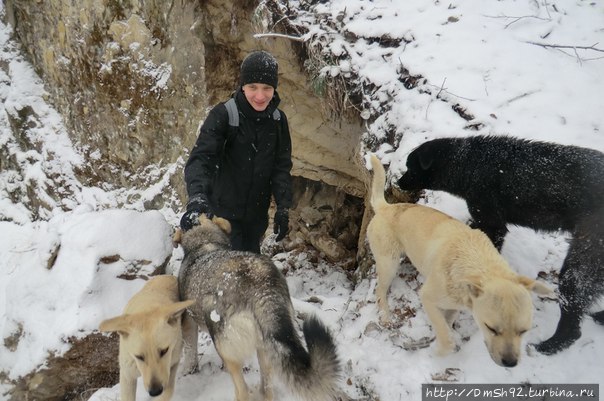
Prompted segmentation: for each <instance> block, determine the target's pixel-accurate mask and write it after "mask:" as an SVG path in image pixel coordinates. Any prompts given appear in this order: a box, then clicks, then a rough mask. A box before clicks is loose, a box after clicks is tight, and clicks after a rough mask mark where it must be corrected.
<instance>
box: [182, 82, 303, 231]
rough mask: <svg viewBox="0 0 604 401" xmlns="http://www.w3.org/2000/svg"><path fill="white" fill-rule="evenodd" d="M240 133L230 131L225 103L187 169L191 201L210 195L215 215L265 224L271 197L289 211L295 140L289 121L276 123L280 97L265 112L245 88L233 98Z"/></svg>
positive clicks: (213, 115)
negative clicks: (250, 99) (253, 103)
mask: <svg viewBox="0 0 604 401" xmlns="http://www.w3.org/2000/svg"><path fill="white" fill-rule="evenodd" d="M234 97H235V101H236V103H237V108H238V110H239V127H232V126H229V116H228V112H227V109H226V107H225V105H224V103H220V104H218V105H217V106H215V107H214V108H213V109H212V110H211V111H210V113H209V114H208V116H207V118H206V119H205V121H204V123H203V124H202V126H201V128H200V132H199V136H198V138H197V142H196V144H195V146H194V147H193V150H192V151H191V155H190V156H189V160H188V161H187V164H186V166H185V182H186V185H187V193H188V195H189V199H191V198H193V197H194V196H195V195H198V194H205V195H206V196H207V197H208V199H209V200H210V204H211V206H212V210H213V212H214V213H215V214H216V215H218V216H220V217H223V218H226V219H232V220H257V219H266V218H267V213H268V208H269V205H270V200H271V194H272V195H273V196H274V198H275V202H276V204H277V207H283V208H290V207H291V204H292V184H291V168H292V159H291V148H292V147H291V138H290V134H289V126H288V124H287V117H286V116H285V113H283V111H282V110H279V112H280V120H278V121H277V120H275V119H274V118H273V112H274V110H275V109H276V108H277V106H278V104H279V96H278V94H277V92H275V96H274V97H273V99H272V100H271V102H270V104H269V106H268V107H267V109H266V110H265V111H262V112H257V111H255V110H254V109H253V108H252V107H251V106H250V104H249V103H248V101H247V100H246V99H245V95H244V94H243V92H242V91H241V88H239V89H238V90H237V92H236V93H235V95H234Z"/></svg>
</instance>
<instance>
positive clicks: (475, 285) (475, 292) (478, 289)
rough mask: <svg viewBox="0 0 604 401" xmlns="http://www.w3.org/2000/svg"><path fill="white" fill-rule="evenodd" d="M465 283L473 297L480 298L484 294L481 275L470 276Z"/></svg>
mask: <svg viewBox="0 0 604 401" xmlns="http://www.w3.org/2000/svg"><path fill="white" fill-rule="evenodd" d="M465 284H466V285H467V286H468V290H469V291H470V296H471V297H472V299H474V298H478V297H479V296H481V295H482V293H483V289H482V280H481V279H480V276H478V275H476V276H470V277H468V278H467V279H466V280H465Z"/></svg>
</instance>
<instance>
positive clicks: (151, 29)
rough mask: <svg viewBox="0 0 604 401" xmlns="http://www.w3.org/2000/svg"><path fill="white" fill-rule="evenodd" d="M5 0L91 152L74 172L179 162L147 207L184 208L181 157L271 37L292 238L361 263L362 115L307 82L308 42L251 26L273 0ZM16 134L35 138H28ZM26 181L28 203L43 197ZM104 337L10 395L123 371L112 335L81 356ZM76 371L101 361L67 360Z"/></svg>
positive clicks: (94, 176)
mask: <svg viewBox="0 0 604 401" xmlns="http://www.w3.org/2000/svg"><path fill="white" fill-rule="evenodd" d="M4 3H5V18H6V20H7V22H9V23H10V24H11V25H12V26H13V27H14V30H15V36H16V39H17V41H19V42H20V43H21V44H22V46H23V51H24V53H25V55H26V57H28V58H29V59H30V61H31V63H32V64H33V66H34V68H35V69H36V71H37V73H38V74H39V75H40V77H41V78H42V79H43V81H44V82H45V85H46V88H47V90H48V93H49V99H48V100H49V101H50V102H51V103H52V104H53V105H54V106H55V107H56V109H57V110H59V112H60V113H61V114H62V116H63V118H64V121H65V123H66V125H67V127H68V129H69V131H70V134H71V137H72V140H73V141H74V142H75V143H76V144H77V146H78V148H79V149H80V150H81V151H82V153H83V154H84V156H85V157H86V159H87V163H86V167H85V168H84V169H83V170H82V171H78V172H77V173H78V174H79V175H80V177H79V178H80V179H81V180H82V181H83V182H88V183H109V184H111V185H113V186H116V187H124V188H128V187H131V186H142V185H145V184H144V183H141V182H140V181H137V180H133V179H132V177H133V175H134V174H139V175H140V176H143V177H144V174H145V168H146V167H148V166H150V165H159V166H167V165H177V166H179V168H177V169H175V172H174V174H173V175H172V179H171V181H172V183H171V189H170V191H171V192H170V193H165V194H163V195H162V196H163V199H158V200H157V201H155V200H154V202H153V205H149V207H151V208H153V207H163V206H166V205H167V206H171V207H174V208H175V209H178V208H180V207H181V203H180V202H186V194H185V191H184V185H183V179H182V165H183V159H186V157H187V153H188V150H189V149H190V148H191V147H192V145H193V143H194V141H195V139H196V135H197V128H198V126H199V123H200V121H201V120H203V118H204V117H205V114H206V113H207V111H208V110H209V107H211V106H212V105H214V104H215V103H216V102H218V101H221V100H224V99H225V98H226V97H227V96H229V94H230V93H231V92H232V90H233V89H234V88H235V87H236V84H237V79H238V70H239V65H240V63H241V60H243V58H244V57H245V55H246V54H247V53H248V52H249V51H251V50H255V49H266V50H269V51H271V52H272V53H273V54H274V55H275V56H276V57H277V59H278V60H279V64H280V77H279V82H280V84H279V94H280V96H281V98H282V108H283V109H284V111H285V113H286V114H287V116H288V119H289V121H290V127H291V131H292V140H293V153H294V169H293V174H294V175H295V176H296V177H295V193H296V208H295V210H293V211H292V226H293V227H292V234H291V235H290V242H289V244H290V246H291V247H296V246H300V245H301V244H311V245H312V246H313V247H314V248H316V249H317V250H318V251H319V252H321V253H322V255H323V256H324V257H327V258H329V259H330V260H332V261H344V265H345V267H349V268H352V267H354V265H355V258H356V252H357V244H358V235H359V231H360V230H361V227H362V220H363V212H364V203H363V200H362V198H363V197H364V194H365V186H364V182H365V178H364V173H363V169H362V168H359V166H358V160H357V158H358V151H357V149H358V146H359V143H360V135H361V127H360V125H359V124H358V121H352V122H351V121H345V120H344V118H343V117H342V116H340V115H337V113H334V112H333V109H330V108H329V107H328V106H327V105H326V102H325V99H323V98H321V97H319V96H317V95H316V94H315V93H314V92H313V90H311V89H310V85H309V83H308V77H307V75H306V72H305V70H304V68H303V65H304V60H305V57H307V56H306V50H305V49H304V48H303V47H302V45H301V44H300V43H299V42H296V41H292V40H289V39H284V38H279V37H267V38H262V39H256V38H254V36H253V33H254V32H257V31H258V30H263V29H267V27H268V29H269V30H272V31H278V30H279V29H280V28H279V24H278V23H277V24H275V23H276V22H277V19H276V18H274V16H273V14H272V13H271V10H269V9H268V8H266V7H265V6H262V7H260V6H259V5H258V2H257V1H249V0H226V1H224V0H209V1H193V0H185V1H169V0H166V1H142V0H130V1H128V0H126V1H115V0H102V1H98V0H81V1H75V2H74V1H40V0H36V1H31V0H5V1H4ZM263 4H264V3H263ZM0 67H2V66H0ZM17 114H18V115H17V116H16V117H15V120H14V121H12V122H11V123H12V124H11V125H12V128H13V130H14V131H16V133H17V131H18V133H19V134H20V135H15V136H16V137H17V138H25V137H26V136H27V135H25V134H24V133H25V132H26V131H27V129H28V124H31V121H32V116H31V113H30V111H28V110H27V109H24V110H21V111H19V112H18V113H17ZM34 117H35V116H34ZM19 145H20V146H22V147H23V150H26V149H27V148H28V147H35V144H30V143H27V141H22V143H20V144H19ZM4 156H6V155H5V154H4V152H1V151H0V166H2V167H3V168H8V169H16V168H18V165H17V164H16V163H15V162H14V161H11V159H10V158H9V157H4ZM57 180H58V181H57V182H58V184H57V185H58V186H60V178H57ZM152 181H153V177H147V181H146V182H147V183H149V182H152ZM28 191H29V189H28ZM29 192H31V193H30V194H29V197H28V198H31V199H30V201H29V202H30V204H28V205H27V206H28V207H32V208H44V202H43V201H42V200H40V199H38V200H36V196H35V193H34V191H29ZM48 195H49V196H51V197H52V196H54V195H53V194H51V193H49V194H48ZM63 195H64V194H63ZM174 195H176V196H174ZM15 196H16V197H19V196H20V195H19V194H15ZM56 196H59V195H58V194H57V195H56ZM174 199H177V200H176V202H173V200H174ZM178 200H180V202H179V201H178ZM34 217H36V216H35V215H34ZM103 338H104V337H101V336H89V338H86V339H84V340H83V341H75V342H74V343H73V347H72V350H71V351H70V353H69V354H68V355H65V356H62V357H61V356H59V357H53V358H52V359H51V360H49V361H48V364H47V365H48V366H47V369H44V370H40V371H38V372H32V373H31V375H28V376H27V377H24V378H22V380H21V381H20V382H18V383H13V384H14V385H15V389H14V392H12V394H11V396H12V399H15V400H16V399H25V398H29V399H48V400H50V399H57V400H59V399H72V398H75V397H76V394H77V393H79V392H81V391H84V390H85V389H86V388H90V387H96V386H108V385H111V384H113V383H115V382H116V378H117V376H116V369H117V364H116V363H115V354H116V352H117V348H116V345H117V341H116V339H115V338H113V339H112V340H111V341H112V342H111V347H107V348H106V350H108V352H101V353H100V354H98V355H97V354H96V353H93V356H94V360H95V361H96V362H94V368H93V367H91V366H84V365H82V361H85V360H88V359H86V358H79V357H78V355H83V354H86V355H90V350H100V349H104V348H103V347H98V346H97V345H95V344H97V343H98V342H99V341H103ZM100 360H102V361H104V362H103V363H97V362H98V361H100ZM78 371H85V372H92V373H91V374H71V373H65V374H58V372H78ZM91 377H94V378H96V381H95V380H93V379H91ZM0 379H2V377H0Z"/></svg>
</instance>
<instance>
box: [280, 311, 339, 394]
mask: <svg viewBox="0 0 604 401" xmlns="http://www.w3.org/2000/svg"><path fill="white" fill-rule="evenodd" d="M302 330H303V332H304V339H305V341H306V346H307V348H308V351H307V350H306V349H304V347H302V345H301V344H300V340H299V339H298V336H297V335H294V336H293V337H292V336H290V337H289V338H288V339H287V341H285V342H282V341H278V342H277V343H276V344H275V345H276V349H277V354H278V358H279V362H280V364H281V368H282V372H283V374H284V376H285V378H286V380H287V383H288V384H289V386H290V388H291V389H292V390H293V392H295V393H296V394H298V396H300V397H301V398H303V399H304V400H308V401H332V400H335V399H336V396H337V395H338V394H340V390H339V384H338V383H339V381H340V372H341V367H340V362H339V360H338V356H337V352H336V346H335V344H334V342H333V338H332V337H331V334H330V333H329V330H328V329H327V328H326V327H325V326H324V325H323V323H321V322H320V321H319V320H318V319H317V318H316V317H315V316H311V317H309V318H307V319H306V320H305V321H304V325H303V327H302ZM275 362H277V361H275Z"/></svg>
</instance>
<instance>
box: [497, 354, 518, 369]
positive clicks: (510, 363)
mask: <svg viewBox="0 0 604 401" xmlns="http://www.w3.org/2000/svg"><path fill="white" fill-rule="evenodd" d="M501 364H502V365H503V366H505V367H506V368H513V367H514V366H516V365H518V359H516V358H509V357H504V358H502V359H501Z"/></svg>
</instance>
